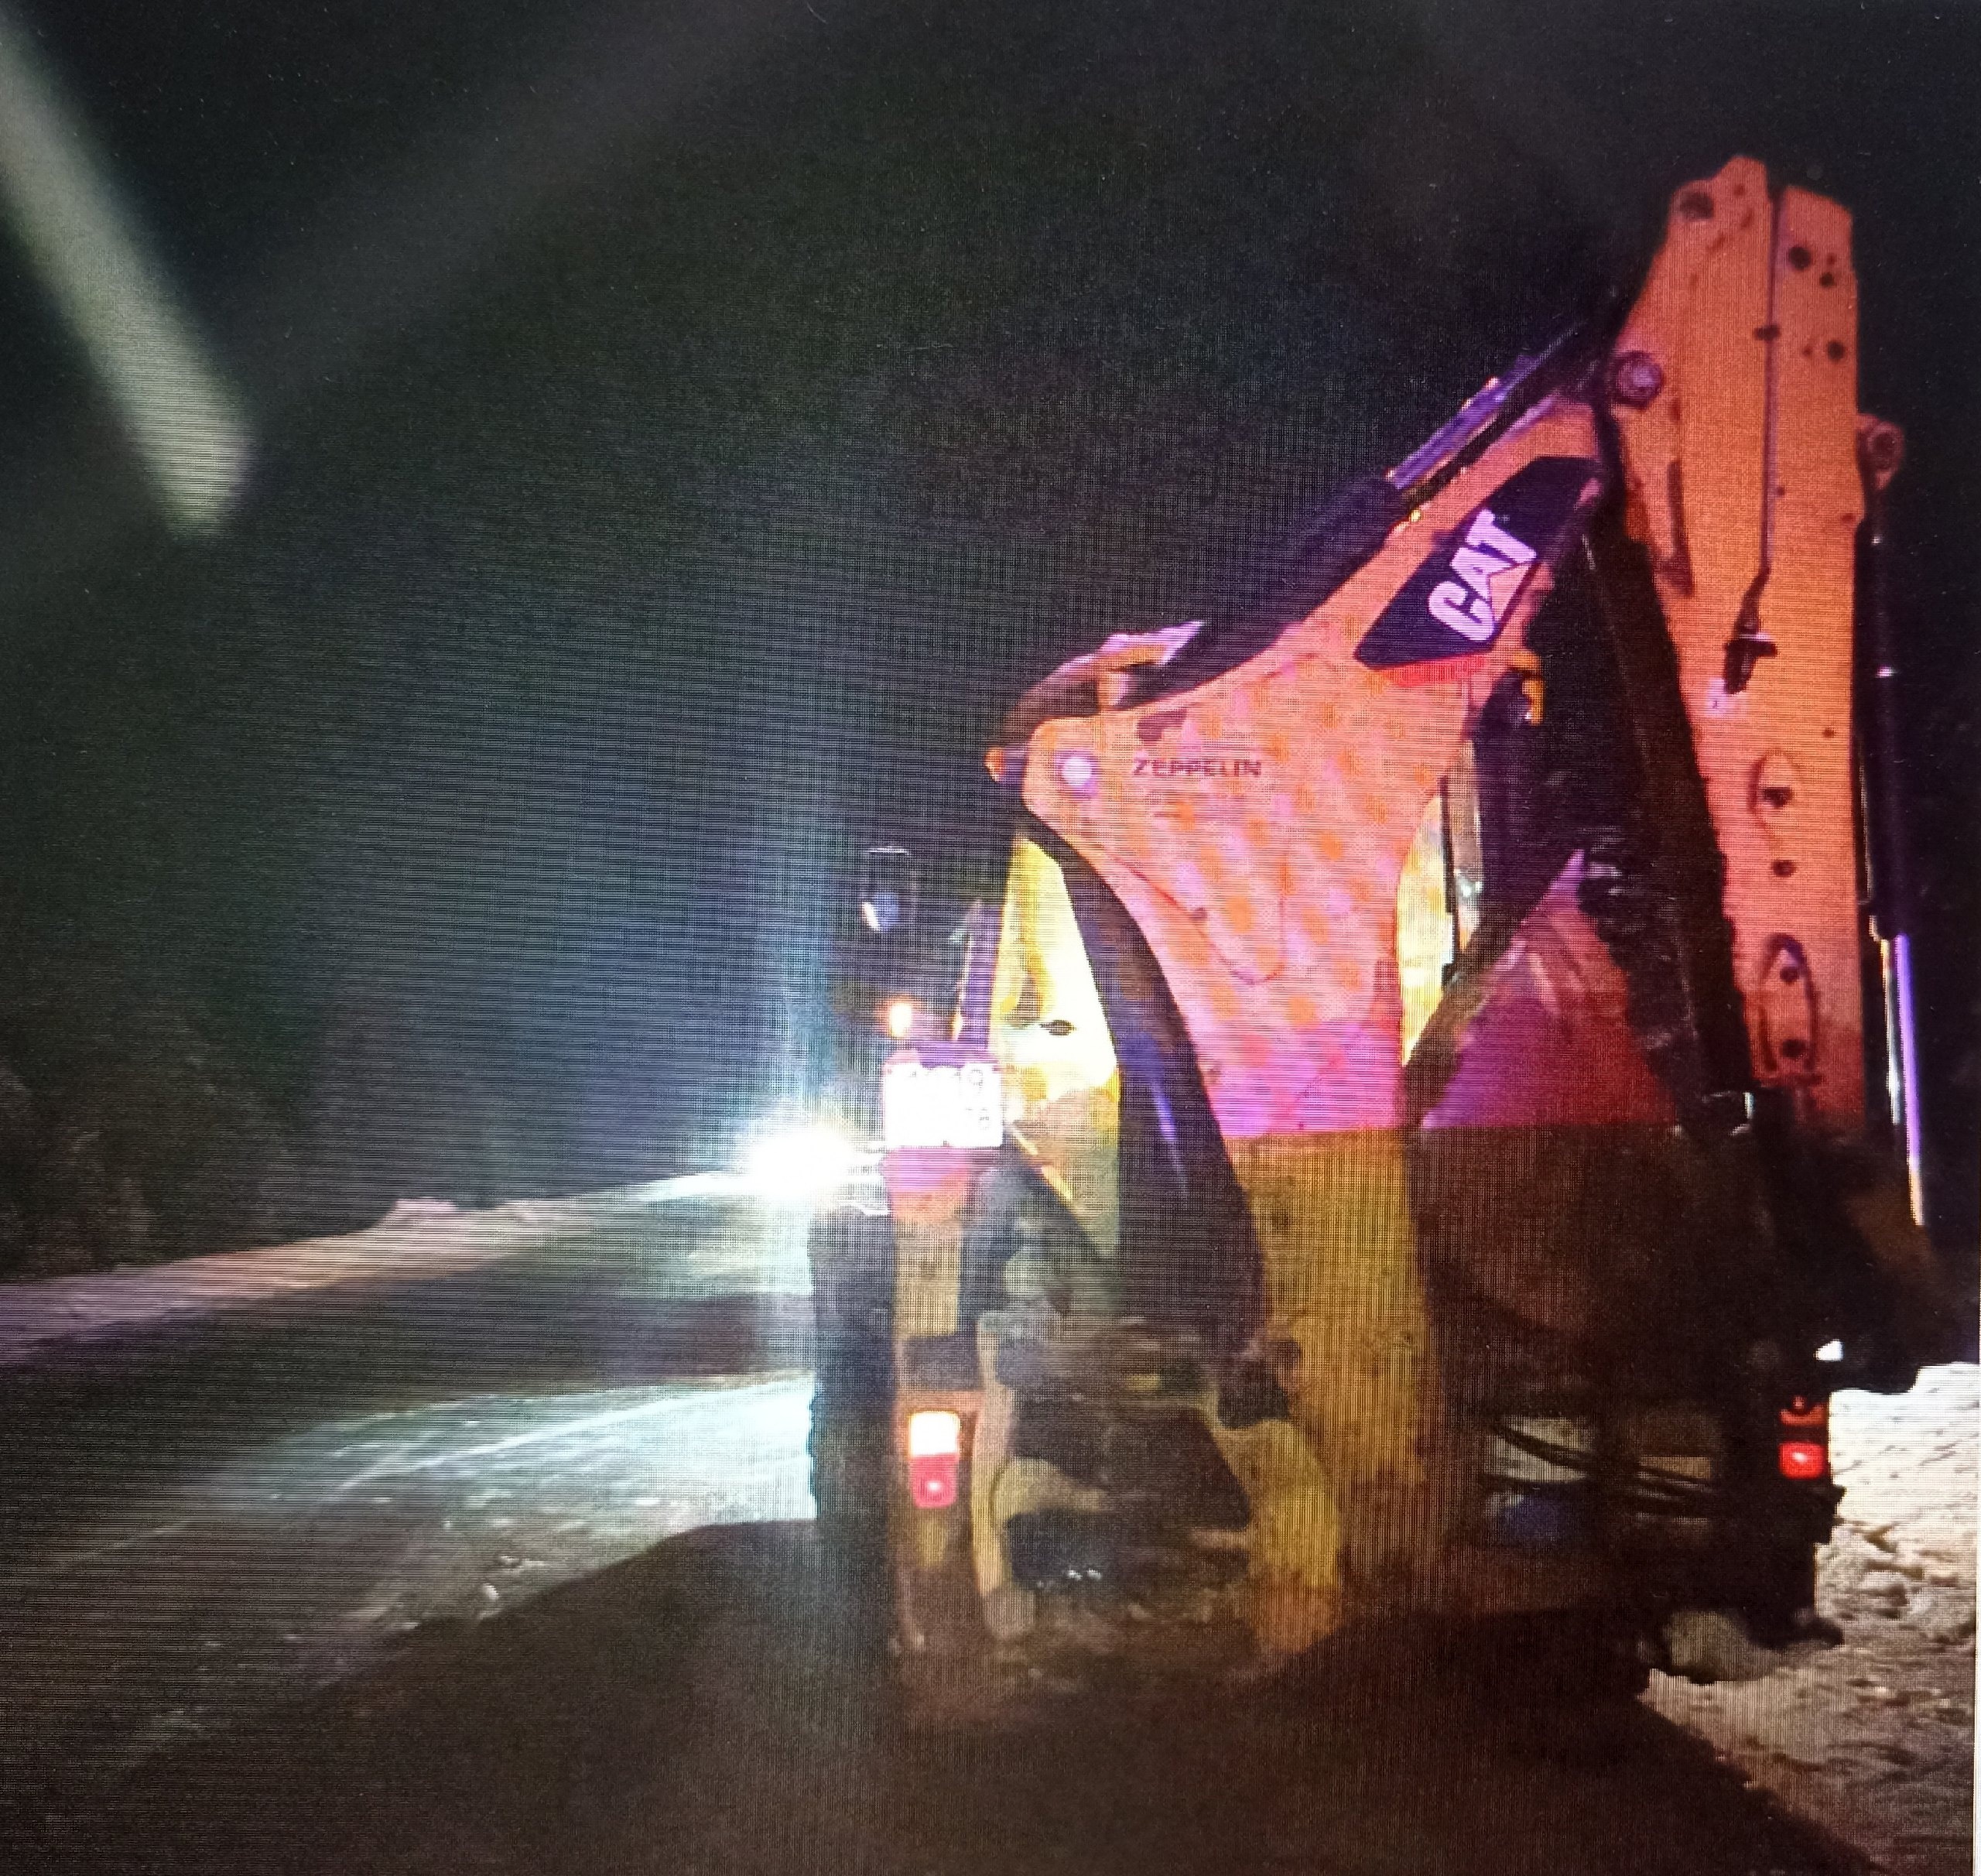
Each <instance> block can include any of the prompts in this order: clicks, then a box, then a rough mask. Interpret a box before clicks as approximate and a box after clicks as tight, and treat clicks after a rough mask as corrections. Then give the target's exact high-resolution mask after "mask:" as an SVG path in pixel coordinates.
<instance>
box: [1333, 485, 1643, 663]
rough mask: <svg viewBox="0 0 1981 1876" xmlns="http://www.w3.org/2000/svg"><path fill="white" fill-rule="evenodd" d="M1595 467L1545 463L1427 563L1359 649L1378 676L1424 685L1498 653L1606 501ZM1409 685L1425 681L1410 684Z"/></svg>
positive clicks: (1490, 502) (1498, 493) (1478, 513)
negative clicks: (1542, 577)
mask: <svg viewBox="0 0 1981 1876" xmlns="http://www.w3.org/2000/svg"><path fill="white" fill-rule="evenodd" d="M1602 487H1603V481H1602V476H1601V472H1600V469H1599V467H1598V466H1597V465H1596V464H1595V463H1593V462H1592V461H1590V460H1589V459H1588V458H1587V457H1580V456H1541V457H1536V458H1535V460H1533V461H1532V462H1531V463H1529V464H1528V465H1527V466H1526V467H1524V469H1520V470H1517V471H1515V472H1514V474H1512V475H1510V476H1509V477H1507V479H1506V481H1504V482H1502V483H1501V484H1500V485H1499V487H1498V488H1493V489H1487V490H1483V491H1481V492H1482V493H1483V495H1484V496H1485V500H1484V501H1483V502H1481V503H1480V505H1479V506H1478V507H1476V508H1473V510H1472V511H1471V512H1470V513H1469V514H1468V515H1466V516H1465V517H1464V519H1463V520H1461V521H1460V522H1459V524H1458V525H1456V527H1455V528H1453V529H1452V530H1451V532H1449V534H1446V535H1444V536H1442V537H1441V538H1440V539H1439V541H1438V542H1437V543H1436V545H1435V546H1433V547H1432V549H1431V551H1430V552H1429V553H1427V554H1425V556H1424V557H1423V559H1422V560H1420V561H1418V563H1417V565H1416V567H1415V569H1414V570H1412V572H1411V575H1410V577H1409V578H1408V579H1407V580H1404V582H1403V584H1401V586H1400V587H1398V588H1397V590H1396V591H1395V592H1394V594H1392V595H1391V598H1390V601H1389V604H1387V605H1386V606H1384V608H1383V609H1382V611H1381V613H1380V614H1377V618H1376V621H1375V622H1374V624H1373V625H1371V626H1370V628H1369V629H1368V631H1367V632H1365V633H1364V634H1363V638H1362V642H1360V644H1359V645H1357V646H1356V648H1355V656H1356V658H1357V661H1358V662H1360V663H1361V664H1363V665H1364V666H1367V668H1368V669H1370V670H1372V671H1395V672H1397V673H1399V674H1401V673H1405V672H1408V671H1410V670H1411V669H1412V668H1413V667H1416V668H1417V675H1418V676H1423V675H1425V673H1427V672H1428V671H1429V670H1432V669H1435V668H1436V667H1437V666H1441V665H1443V664H1445V663H1446V662H1449V661H1450V660H1452V659H1466V658H1476V657H1477V656H1479V655H1480V652H1484V651H1486V650H1487V649H1490V646H1491V645H1492V643H1493V640H1494V639H1496V638H1498V637H1499V635H1500V633H1501V632H1503V631H1504V630H1505V628H1506V626H1507V621H1509V620H1510V619H1511V618H1514V616H1515V615H1516V614H1517V613H1518V611H1519V610H1520V608H1521V604H1523V603H1524V598H1525V597H1526V595H1527V594H1528V591H1529V588H1530V585H1531V582H1532V581H1533V580H1534V579H1535V576H1537V575H1538V573H1541V570H1543V569H1544V568H1545V567H1552V565H1553V564H1554V563H1555V560H1556V559H1557V558H1558V556H1559V555H1560V553H1561V552H1562V549H1563V547H1564V546H1565V544H1566V543H1567V542H1568V540H1569V538H1570V536H1572V533H1573V532H1574V529H1575V523H1576V517H1577V516H1578V515H1580V514H1582V513H1583V512H1585V511H1586V509H1587V508H1588V507H1589V505H1590V504H1592V503H1593V502H1594V501H1595V499H1596V496H1597V495H1599V494H1600V492H1601V491H1602ZM1415 681H1416V680H1415V678H1414V677H1404V682H1405V683H1411V682H1415Z"/></svg>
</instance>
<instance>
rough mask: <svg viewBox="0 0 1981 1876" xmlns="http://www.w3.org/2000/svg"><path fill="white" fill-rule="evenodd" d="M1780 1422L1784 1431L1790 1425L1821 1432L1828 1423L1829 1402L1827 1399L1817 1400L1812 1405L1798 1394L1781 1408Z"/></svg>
mask: <svg viewBox="0 0 1981 1876" xmlns="http://www.w3.org/2000/svg"><path fill="white" fill-rule="evenodd" d="M1781 1424H1782V1427H1783V1429H1784V1431H1786V1430H1787V1429H1789V1428H1791V1427H1795V1428H1807V1429H1810V1430H1811V1431H1812V1432H1815V1433H1821V1432H1822V1429H1824V1428H1825V1427H1826V1426H1829V1402H1827V1401H1818V1402H1815V1405H1813V1406H1812V1405H1811V1404H1810V1403H1809V1402H1807V1401H1805V1400H1803V1399H1802V1398H1800V1397H1799V1396H1798V1398H1795V1400H1793V1401H1791V1402H1789V1404H1788V1405H1787V1406H1786V1407H1784V1408H1783V1409H1782V1410H1781Z"/></svg>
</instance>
